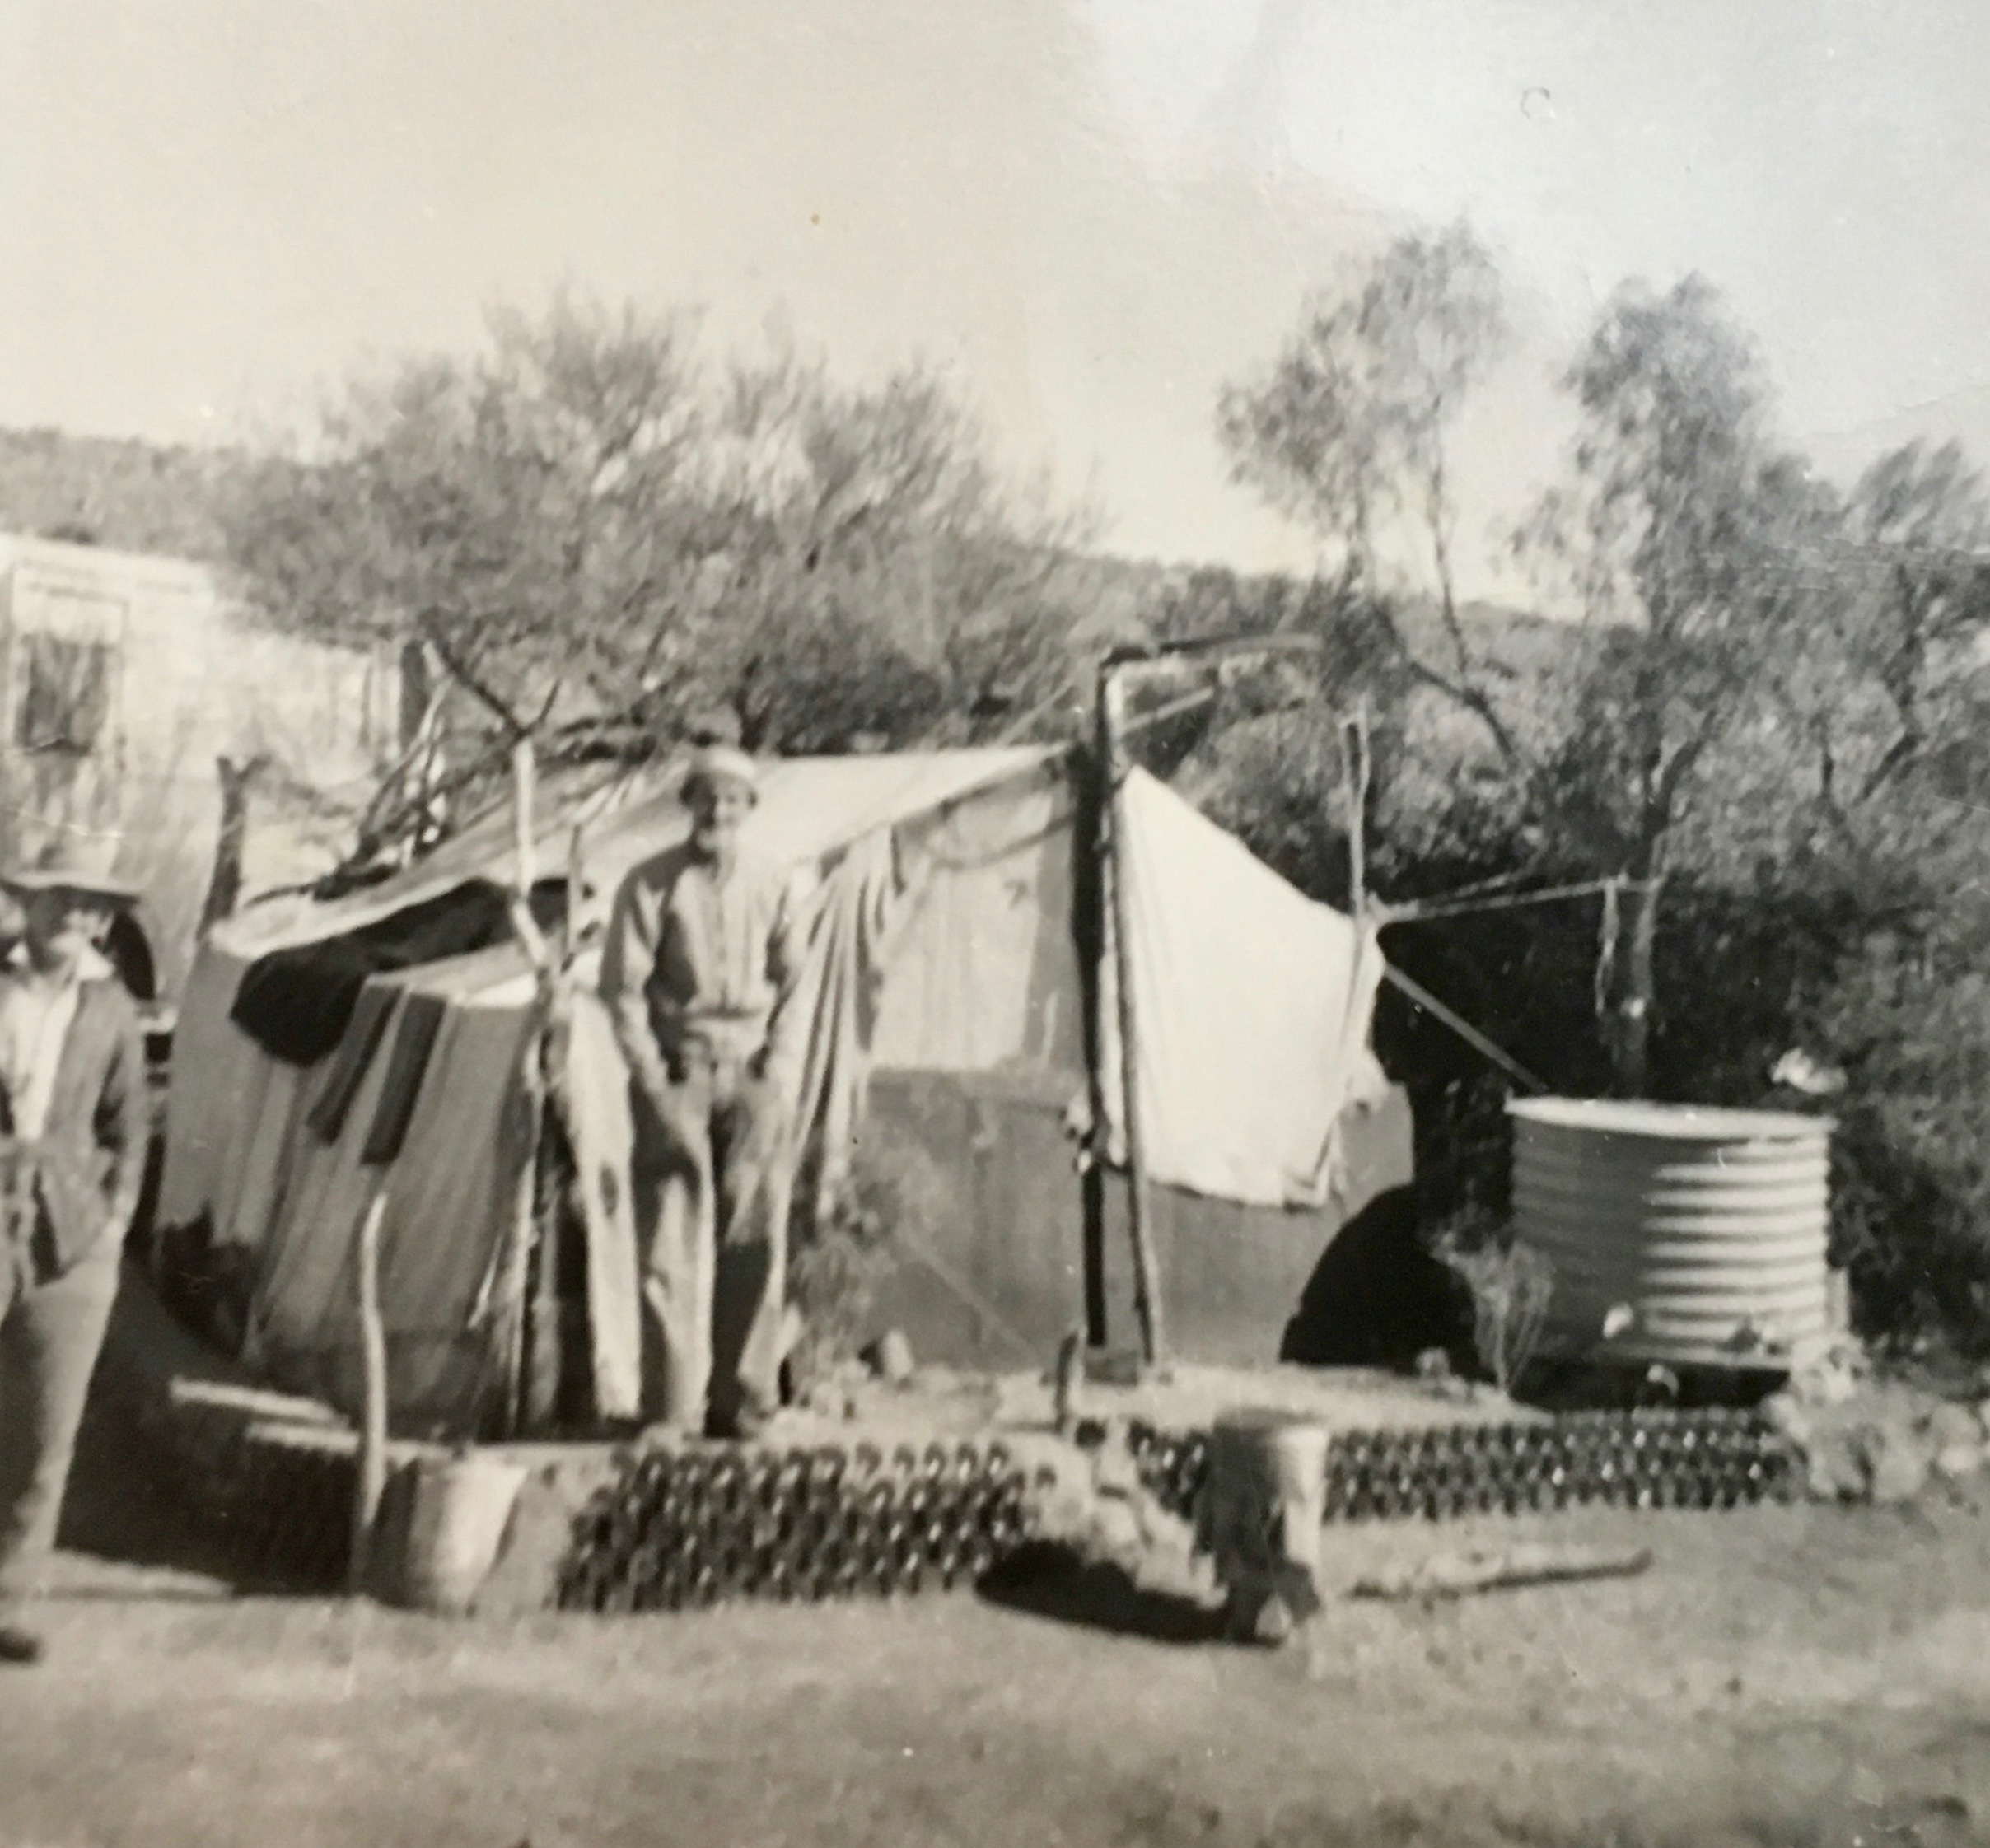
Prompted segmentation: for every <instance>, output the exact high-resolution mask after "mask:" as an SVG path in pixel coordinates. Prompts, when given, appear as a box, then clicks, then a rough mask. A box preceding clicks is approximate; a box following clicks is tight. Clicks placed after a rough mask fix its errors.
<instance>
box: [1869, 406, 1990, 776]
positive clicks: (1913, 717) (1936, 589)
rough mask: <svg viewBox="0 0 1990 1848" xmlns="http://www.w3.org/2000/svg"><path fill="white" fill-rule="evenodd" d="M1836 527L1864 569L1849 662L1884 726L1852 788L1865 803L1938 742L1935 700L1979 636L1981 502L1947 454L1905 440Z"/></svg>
mask: <svg viewBox="0 0 1990 1848" xmlns="http://www.w3.org/2000/svg"><path fill="white" fill-rule="evenodd" d="M1847 526H1848V531H1847V535H1846V536H1847V541H1848V546H1849V548H1851V549H1852V553H1853V554H1854V558H1855V562H1857V564H1859V565H1862V566H1863V567H1865V569H1864V571H1863V572H1862V573H1860V576H1862V578H1863V580H1864V582H1863V584H1862V586H1861V588H1862V591H1863V594H1862V595H1858V596H1857V597H1856V598H1855V599H1854V600H1852V623H1850V624H1849V625H1848V627H1849V628H1850V633H1849V634H1848V644H1849V652H1850V654H1851V655H1852V663H1851V665H1852V666H1853V667H1854V668H1855V670H1857V669H1862V670H1864V673H1865V677H1866V679H1869V680H1870V681H1871V684H1874V685H1876V686H1877V687H1878V688H1880V690H1881V691H1882V692H1883V693H1885V697H1886V700H1887V703H1888V706H1889V707H1890V715H1889V716H1890V721H1891V723H1892V726H1893V737H1892V739H1891V740H1890V742H1889V743H1888V744H1886V745H1885V749H1883V750H1881V751H1880V754H1879V756H1878V758H1877V759H1876V761H1875V762H1874V763H1873V764H1872V766H1871V768H1870V770H1869V771H1868V772H1867V773H1866V777H1865V779H1864V780H1863V782H1862V783H1861V785H1860V786H1859V789H1858V791H1857V799H1858V800H1862V801H1866V800H1871V798H1872V797H1873V796H1876V795H1877V794H1878V793H1879V792H1880V791H1881V790H1883V789H1884V788H1885V787H1886V786H1887V785H1888V784H1889V783H1890V782H1893V781H1894V779H1896V778H1897V777H1899V776H1900V775H1902V774H1903V773H1904V772H1906V771H1908V770H1909V769H1912V768H1915V767H1916V766H1917V765H1918V764H1919V763H1922V761H1923V760H1924V758H1926V756H1927V754H1928V752H1929V751H1930V750H1931V749H1932V748H1936V747H1938V746H1939V745H1940V744H1942V743H1943V742H1945V740H1944V739H1943V737H1942V736H1941V732H1942V729H1943V718H1944V716H1945V715H1944V706H1945V702H1944V700H1943V697H1942V696H1943V694H1944V693H1945V692H1946V691H1948V690H1950V689H1951V688H1954V687H1955V684H1956V683H1957V681H1958V679H1959V678H1960V676H1961V674H1963V673H1964V671H1965V670H1966V669H1967V668H1968V666H1969V665H1970V663H1971V661H1972V660H1973V658H1974V655H1975V654H1976V651H1978V649H1979V647H1980V645H1981V643H1982V642H1983V638H1984V637H1986V636H1990V572H1987V570H1986V560H1985V557H1984V554H1985V553H1986V552H1987V551H1990V505H1986V503H1985V500H1984V495H1983V477H1982V476H1981V475H1980V474H1978V472H1977V470H1976V469H1974V468H1972V467H1971V466H1970V465H1969V462H1968V461H1967V460H1965V458H1964V455H1963V452H1962V450H1961V449H1960V447H1959V446H1957V445H1955V444H1954V443H1945V444H1943V445H1942V446H1941V447H1940V448H1938V449H1935V450H1930V449H1929V448H1928V447H1927V446H1926V445H1925V444H1923V443H1920V442H1913V443H1908V444H1907V445H1906V446H1904V447H1902V448H1900V449H1896V450H1892V451H1890V453H1889V454H1887V455H1883V456H1881V457H1880V459H1879V460H1877V461H1876V462H1875V463H1874V464H1872V466H1871V468H1869V469H1866V472H1865V474H1863V475H1862V476H1861V477H1860V478H1859V482H1858V485H1857V487H1856V488H1854V489H1853V491H1852V501H1851V506H1850V508H1849V510H1848V521H1847Z"/></svg>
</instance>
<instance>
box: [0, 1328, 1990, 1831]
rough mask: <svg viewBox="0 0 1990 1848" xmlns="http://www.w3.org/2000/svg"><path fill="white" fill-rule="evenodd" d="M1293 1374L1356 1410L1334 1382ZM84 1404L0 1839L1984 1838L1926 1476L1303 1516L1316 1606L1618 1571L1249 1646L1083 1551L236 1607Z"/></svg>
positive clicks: (1984, 1536)
mask: <svg viewBox="0 0 1990 1848" xmlns="http://www.w3.org/2000/svg"><path fill="white" fill-rule="evenodd" d="M124 1323H125V1325H126V1326H127V1327H131V1326H140V1327H150V1326H152V1325H151V1324H150V1323H147V1322H146V1320H145V1318H143V1317H142V1316H138V1317H133V1316H130V1315H127V1316H125V1317H124ZM147 1338H149V1339H152V1340H153V1341H154V1342H158V1341H167V1342H169V1343H170V1342H171V1335H170V1331H161V1330H157V1329H155V1331H154V1333H153V1335H152V1337H147ZM175 1355H176V1356H177V1359H176V1361H175V1364H178V1363H179V1361H186V1360H189V1359H190V1357H189V1356H185V1355H178V1353H177V1349H175ZM1257 1384H1262V1386H1263V1387H1264V1391H1263V1393H1259V1394H1256V1395H1255V1396H1258V1397H1260V1398H1276V1397H1278V1396H1281V1395H1282V1393H1283V1392H1284V1391H1285V1390H1286V1388H1287V1386H1289V1385H1292V1382H1291V1381H1289V1380H1287V1381H1283V1382H1281V1381H1278V1380H1275V1379H1268V1380H1265V1381H1263V1382H1259V1383H1257ZM1219 1385H1220V1388H1221V1390H1222V1393H1226V1394H1229V1393H1232V1392H1233V1390H1234V1382H1231V1383H1217V1384H1211V1383H1208V1382H1197V1381H1194V1380H1189V1381H1184V1383H1183V1384H1182V1388H1181V1389H1182V1391H1183V1392H1184V1393H1185V1394H1186V1395H1187V1398H1188V1399H1189V1400H1196V1399H1198V1395H1203V1396H1206V1393H1208V1392H1209V1391H1216V1390H1217V1389H1218V1386H1219ZM1301 1385H1302V1386H1303V1387H1304V1389H1305V1390H1306V1391H1308V1392H1310V1393H1314V1394H1316V1395H1323V1396H1324V1398H1323V1400H1322V1402H1323V1404H1324V1402H1327V1401H1331V1402H1333V1408H1334V1410H1336V1411H1344V1412H1345V1413H1346V1415H1347V1418H1348V1421H1368V1417H1367V1414H1366V1412H1363V1410H1362V1407H1365V1406H1366V1405H1368V1404H1370V1403H1372V1402H1373V1401H1372V1400H1371V1399H1370V1398H1367V1397H1366V1396H1364V1394H1365V1389H1364V1388H1360V1387H1359V1384H1358V1383H1357V1382H1353V1381H1351V1380H1348V1379H1344V1378H1343V1379H1338V1380H1333V1379H1325V1380H1323V1379H1319V1378H1318V1377H1317V1376H1316V1377H1315V1379H1314V1380H1313V1382H1312V1383H1311V1384H1310V1385H1305V1384H1304V1383H1303V1382H1301ZM1294 1389H1295V1390H1296V1389H1300V1388H1298V1387H1295V1388H1294ZM1392 1390H1394V1391H1396V1393H1397V1394H1398V1398H1399V1399H1400V1401H1401V1402H1402V1404H1403V1405H1404V1407H1408V1406H1410V1404H1411V1402H1412V1401H1413V1398H1414V1397H1415V1395H1416V1393H1417V1392H1418V1388H1414V1387H1413V1386H1408V1385H1405V1386H1403V1387H1401V1388H1392ZM1387 1396H1388V1395H1387V1394H1384V1395H1383V1397H1384V1398H1387ZM1342 1400H1344V1401H1345V1404H1344V1405H1343V1404H1342V1403H1341V1402H1342ZM119 1403H120V1400H119V1395H118V1394H117V1393H115V1392H105V1393H100V1395H99V1398H98V1400H97V1402H96V1407H95V1409H94V1411H93V1416H92V1419H91V1426H90V1428H89V1430H88V1431H87V1432H86V1442H85V1446H84V1450H83V1454H82V1457H81V1458H80V1459H79V1467H78V1472H77V1482H76V1484H75V1486H74V1490H73V1492H72V1497H71V1501H70V1505H69V1507H68V1510H67V1513H66V1515H65V1523H64V1538H65V1542H66V1544H67V1547H68V1552H66V1553H65V1555H64V1556H63V1561H62V1562H61V1564H62V1570H61V1572H60V1574H59V1575H58V1583H57V1588H56V1590H57V1595H56V1596H55V1597H54V1598H53V1599H52V1600H51V1601H50V1603H49V1606H48V1607H47V1608H46V1611H45V1612H44V1616H45V1619H46V1628H47V1631H48V1633H49V1638H50V1641H51V1644H52V1651H51V1654H50V1657H49V1661H48V1662H47V1663H46V1664H44V1665H43V1666H42V1667H41V1668H37V1669H35V1670H32V1671H26V1672H22V1671H0V1848H29V1845H33V1848H56V1845H58V1844H60V1845H74V1844H113V1843H115V1844H133V1845H140V1844H143V1845H151V1844H158V1845H161V1848H197V1845H198V1848H208V1845H212V1848H235V1845H241V1848H269V1845H278V1848H315V1845H317V1844H327V1845H330V1844H339V1845H344V1844H353V1845H359V1844H366V1845H368V1848H376V1845H386V1844H399V1843H407V1844H410V1845H413V1844H416V1843H428V1842H437V1843H465V1844H483V1845H490V1848H517V1845H518V1844H520V1843H521V1842H530V1843H531V1844H532V1845H533V1848H566V1845H569V1844H572V1845H582V1844H588V1845H593V1844H604V1845H605V1844H616V1843H629V1844H636V1843H642V1844H655V1843H666V1844H668V1843H675V1842H680V1841H682V1842H695V1843H698V1844H699V1845H700V1848H725V1845H728V1844H735V1843H736V1844H740V1845H741V1848H747V1845H752V1848H779V1845H787V1844H796V1845H799V1844H820V1845H823V1848H830V1845H834V1848H854V1845H857V1844H860V1843H871V1842H891V1843H899V1842H918V1843H923V1844H939V1843H961V1844H979V1845H987V1848H1003V1845H1007V1844H1011V1843H1014V1844H1018V1845H1021V1844H1025V1843H1026V1844H1030V1848H1043V1845H1045V1844H1054V1843H1060V1842H1063V1843H1093V1842H1100V1843H1114V1844H1120V1843H1123V1844H1135V1843H1155V1844H1181V1845H1187V1844H1203V1845H1208V1848H1230V1845H1239V1848H1244V1845H1249V1848H1257V1845H1264V1844H1276V1845H1278V1848H1298V1845H1300V1844H1314V1843H1320V1844H1325V1843H1352V1844H1361V1845H1367V1844H1377V1845H1382V1844H1386V1845H1390V1848H1407V1845H1409V1844H1416V1843H1428V1844H1443V1845H1450V1844H1474V1845H1476V1844H1488V1845H1490V1844H1516V1843H1517V1844H1532V1845H1535V1848H1559V1845H1563V1844H1567V1845H1574V1844H1584V1845H1591V1844H1595V1845H1601V1844H1606V1843H1617V1844H1624V1845H1630V1844H1652V1845H1656V1844H1673V1843H1677V1844H1681V1845H1684V1844H1688V1843H1693V1844H1701V1843H1712V1844H1717V1845H1718V1844H1722V1843H1747V1844H1754V1845H1757V1848H1767V1845H1779V1844H1790V1845H1799V1844H1803V1845H1819V1848H1821V1845H1824V1844H1844V1845H1846V1848H1852V1845H1854V1844H1857V1845H1858V1848H1882V1845H1891V1848H1914V1845H1915V1844H1921V1845H1923V1848H1946V1845H1948V1844H1951V1843H1960V1842H1964V1841H1979V1840H1982V1841H1990V1517H1986V1516H1984V1515H1982V1514H1978V1513H1977V1512H1975V1511H1974V1510H1972V1509H1970V1508H1969V1507H1966V1506H1963V1505H1956V1504H1955V1503H1954V1502H1952V1501H1949V1500H1941V1499H1939V1498H1936V1499H1927V1500H1923V1502H1922V1503H1921V1504H1920V1505H1913V1506H1909V1507H1907V1508H1904V1509H1893V1510H1873V1509H1866V1510H1843V1511H1841V1510H1830V1509H1820V1508H1815V1507H1793V1508H1763V1509H1756V1510H1745V1511H1741V1512H1737V1513H1734V1514H1722V1515H1692V1514H1659V1515H1643V1516H1638V1515H1633V1514H1623V1513H1609V1512H1604V1511H1590V1512H1584V1513H1579V1514H1565V1515H1562V1516H1559V1517H1557V1518H1555V1519H1553V1520H1552V1521H1538V1520H1527V1521H1502V1520H1491V1521H1486V1522H1481V1523H1475V1524H1457V1525H1449V1526H1446V1527H1443V1528H1436V1527H1426V1526H1422V1525H1420V1524H1405V1525H1400V1526H1396V1525H1392V1526H1390V1527H1386V1528H1384V1527H1363V1528H1334V1529H1329V1561H1328V1576H1329V1580H1330V1581H1331V1582H1332V1584H1334V1585H1335V1586H1336V1587H1344V1586H1345V1585H1348V1584H1352V1581H1353V1580H1355V1579H1356V1578H1357V1577H1358V1576H1360V1575H1362V1574H1364V1573H1366V1572H1367V1571H1370V1570H1372V1569H1374V1568H1375V1567H1376V1566H1378V1565H1381V1564H1383V1563H1386V1562H1401V1561H1406V1560H1408V1559H1412V1558H1414V1557H1418V1556H1423V1555H1426V1554H1427V1553H1430V1552H1436V1551H1439V1550H1450V1549H1455V1548H1457V1547H1461V1546H1469V1545H1472V1544H1474V1543H1479V1542H1488V1541H1492V1542H1497V1541H1499V1540H1502V1539H1504V1540H1515V1539H1521V1538H1530V1537H1540V1536H1543V1535H1546V1534H1552V1535H1553V1536H1555V1537H1558V1538H1570V1539H1581V1540H1590V1541H1595V1542H1602V1543H1608V1544H1619V1543H1623V1542H1631V1543H1633V1544H1640V1545H1643V1546H1647V1547H1649V1548H1650V1549H1651V1552H1653V1554H1654V1555H1655V1564H1654V1565H1653V1566H1652V1568H1651V1570H1650V1571H1649V1572H1648V1573H1647V1574H1645V1575H1642V1577H1638V1578H1635V1579H1627V1580H1612V1581H1600V1582H1596V1583H1591V1584H1578V1585H1564V1586H1559V1587H1555V1588H1551V1589H1550V1588H1541V1589H1530V1590H1516V1591H1511V1592H1506V1593H1502V1594H1492V1595H1488V1596H1483V1597H1479V1598H1470V1599H1466V1600H1464V1601H1460V1602H1459V1603H1451V1604H1446V1605H1438V1606H1436V1607H1432V1608H1422V1607H1420V1606H1413V1605H1412V1606H1400V1605H1394V1604H1386V1603H1371V1602H1366V1601H1357V1600H1352V1599H1349V1598H1344V1597H1339V1596H1335V1597H1334V1598H1331V1599H1330V1601H1329V1604H1328V1607H1327V1609H1326V1611H1325V1612H1324V1615H1323V1616H1322V1617H1321V1618H1320V1620H1319V1621H1318V1622H1317V1624H1316V1626H1315V1629H1314V1631H1313V1634H1312V1635H1311V1636H1310V1638H1309V1639H1308V1640H1307V1641H1306V1643H1305V1644H1304V1645H1301V1646H1296V1647H1294V1648H1292V1649H1289V1650H1285V1651H1281V1652H1266V1651H1259V1650H1247V1649H1241V1648H1237V1647H1234V1646H1231V1645H1226V1644H1223V1643H1222V1642H1219V1641H1217V1640H1215V1639H1214V1638H1213V1636H1212V1620H1211V1618H1210V1617H1209V1615H1208V1612H1205V1611H1204V1610H1202V1609H1200V1608H1197V1607H1196V1606H1195V1605H1194V1603H1190V1602H1189V1601H1186V1600H1181V1599H1177V1598H1170V1597H1169V1596H1166V1595H1164V1594H1158V1593H1156V1592H1152V1591H1142V1590H1140V1589H1136V1588H1134V1587H1133V1586H1132V1585H1131V1584H1129V1583H1128V1581H1127V1580H1125V1579H1123V1577H1121V1576H1119V1575H1117V1574H1115V1573H1114V1572H1113V1571H1111V1570H1107V1569H1104V1568H1098V1569H1095V1570H1092V1571H1091V1572H1089V1573H1084V1574H1077V1575H1072V1574H1066V1575H1062V1576H1058V1577H1054V1578H1049V1579H1037V1580H1030V1581H1028V1582H1025V1583H1021V1584H1010V1585H1007V1586H997V1587H990V1588H984V1589H983V1591H982V1592H981V1593H979V1594H976V1593H971V1592H965V1593H956V1594H951V1595H947V1596H934V1595H928V1596H927V1597H926V1598H921V1599H918V1600H914V1601H911V1602H907V1603H899V1604H895V1605H883V1604H877V1603H852V1604H847V1605H832V1606H815V1607H808V1606H795V1607H783V1606H774V1607H750V1608H736V1609H731V1610H719V1611H713V1612H701V1613H698V1614H695V1615H682V1616H657V1617H636V1618H627V1617H625V1618H620V1619H605V1620H603V1619H591V1618H583V1617H550V1616H539V1617H530V1618H526V1619H523V1620H520V1621H519V1622H516V1623H512V1624H509V1625H501V1624H496V1623H488V1622H487V1623H472V1624H451V1623H449V1622H445V1621H441V1620H437V1619H430V1618H423V1617H414V1616H410V1615H407V1614H403V1613H395V1612H385V1611H383V1610H381V1609H378V1608H373V1607H371V1606H365V1605H346V1604H342V1603H334V1602H331V1601H328V1600H322V1599H306V1598H272V1597H244V1596H240V1595H237V1594H236V1593H235V1592H234V1591H233V1590H232V1589H231V1588H230V1586H229V1585H228V1584H227V1583H226V1582H225V1581H224V1580H223V1579H222V1578H221V1577H220V1576H219V1575H218V1569H217V1562H216V1561H213V1559H211V1558H206V1557H203V1555H202V1553H201V1551H200V1549H199V1547H198V1546H197V1545H196V1544H195V1543H194V1542H192V1541H191V1540H190V1539H189V1538H188V1536H187V1535H186V1534H185V1532H184V1530H183V1529H182V1528H181V1527H180V1524H179V1523H178V1521H177V1519H175V1516H174V1514H173V1513H172V1511H171V1509H170V1508H169V1507H168V1506H167V1505H166V1503H165V1502H164V1500H163V1499H162V1498H161V1496H160V1495H159V1493H158V1491H157V1488H156V1485H155V1483H154V1482H152V1459H151V1458H150V1457H149V1456H148V1454H147V1453H146V1452H145V1450H144V1449H143V1447H142V1443H141V1440H139V1439H138V1436H137V1435H136V1433H135V1431H134V1430H133V1428H132V1427H131V1426H130V1425H129V1424H128V1422H127V1421H125V1419H124V1416H122V1415H121V1414H120V1412H119V1409H118V1407H119ZM1159 1409H1160V1408H1159V1407H1156V1410H1159ZM1170 1409H1172V1407H1170ZM1187 1409H1189V1410H1194V1409H1195V1407H1194V1406H1192V1405H1191V1406H1189V1407H1187ZM962 1410H963V1412H964V1413H965V1412H967V1410H968V1408H967V1407H963V1408H962ZM974 1416H980V1414H979V1413H975V1414H974ZM1983 1492H1984V1493H1985V1495H1986V1496H1990V1483H1987V1484H1986V1485H1985V1488H1984V1491H1983Z"/></svg>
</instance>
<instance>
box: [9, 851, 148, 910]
mask: <svg viewBox="0 0 1990 1848" xmlns="http://www.w3.org/2000/svg"><path fill="white" fill-rule="evenodd" d="M114 851H115V850H114V849H113V852H114ZM109 861H110V856H109V855H106V854H104V853H100V852H92V851H90V850H89V849H86V848H84V847H81V846H78V845H76V844H72V843H70V842H63V841H58V842H53V843H51V844H50V845H49V847H44V849H43V850H42V851H41V852H40V853H38V854H36V855H35V856H33V858H31V859H30V860H27V861H21V862H17V863H16V864H15V865H13V866H8V867H6V868H4V869H0V885H4V886H5V887H7V889H9V890H10V891H13V892H87V893H89V894H91V896H92V897H94V898H109V899H110V900H112V901H113V902H114V903H118V904H124V905H131V904H136V903H138V899H139V897H140V896H141V894H140V893H139V890H138V887H137V886H135V885H133V884H132V883H131V881H130V880H123V879H119V878H118V877H117V875H115V874H114V873H113V872H112V871H111V870H110V863H109Z"/></svg>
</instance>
